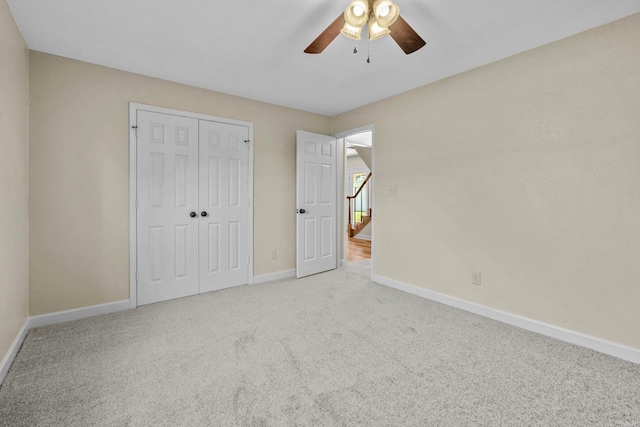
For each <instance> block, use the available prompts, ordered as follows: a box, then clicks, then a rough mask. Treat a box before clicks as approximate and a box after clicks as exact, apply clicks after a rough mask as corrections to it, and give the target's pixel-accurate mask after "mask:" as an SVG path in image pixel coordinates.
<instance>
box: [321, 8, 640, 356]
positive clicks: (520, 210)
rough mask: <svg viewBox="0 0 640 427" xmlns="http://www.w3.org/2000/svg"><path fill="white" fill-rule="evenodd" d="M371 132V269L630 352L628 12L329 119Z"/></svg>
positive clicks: (637, 227) (639, 94) (633, 144)
mask: <svg viewBox="0 0 640 427" xmlns="http://www.w3.org/2000/svg"><path fill="white" fill-rule="evenodd" d="M371 122H374V123H375V129H376V134H375V138H376V140H375V158H376V171H375V172H376V189H375V208H376V212H375V214H376V228H375V236H374V237H375V266H376V267H375V268H376V274H378V275H380V276H384V277H387V278H391V279H395V280H398V281H402V282H405V283H409V284H413V285H416V286H420V287H423V288H427V289H430V290H433V291H437V292H440V293H443V294H447V295H451V296H454V297H458V298H462V299H465V300H468V301H472V302H475V303H479V304H483V305H486V306H490V307H494V308H496V309H500V310H504V311H507V312H511V313H515V314H518V315H522V316H526V317H529V318H532V319H537V320H539V321H542V322H547V323H550V324H553V325H557V326H560V327H564V328H568V329H571V330H574V331H578V332H582V333H586V334H589V335H593V336H596V337H600V338H604V339H607V340H611V341H614V342H617V343H621V344H626V345H629V346H633V347H636V348H640V333H638V331H639V330H640V309H639V307H640V269H639V268H638V262H639V260H640V15H634V16H631V17H629V18H626V19H623V20H620V21H617V22H614V23H612V24H609V25H606V26H603V27H600V28H597V29H594V30H591V31H588V32H586V33H582V34H579V35H576V36H574V37H571V38H568V39H565V40H562V41H559V42H556V43H553V44H551V45H547V46H544V47H541V48H539V49H535V50H533V51H529V52H526V53H523V54H520V55H517V56H515V57H512V58H509V59H506V60H503V61H500V62H497V63H494V64H491V65H488V66H485V67H482V68H479V69H475V70H472V71H470V72H467V73H464V74H461V75H458V76H455V77H452V78H449V79H446V80H443V81H441V82H438V83H435V84H431V85H428V86H425V87H422V88H419V89H416V90H413V91H410V92H407V93H404V94H401V95H398V96H395V97H393V98H390V99H387V100H385V101H382V102H378V103H375V104H372V105H369V106H366V107H363V108H359V109H357V110H354V111H351V112H348V113H345V114H342V115H340V116H337V117H334V118H333V119H332V122H331V124H332V131H333V132H339V131H343V130H345V129H351V128H354V127H357V126H362V125H365V124H368V123H371ZM390 184H397V185H398V195H397V196H395V197H391V196H388V195H387V192H388V187H387V186H388V185H390ZM398 218H403V219H404V220H403V221H398V220H397V219H398ZM471 272H481V273H482V285H481V286H479V287H478V286H472V285H471Z"/></svg>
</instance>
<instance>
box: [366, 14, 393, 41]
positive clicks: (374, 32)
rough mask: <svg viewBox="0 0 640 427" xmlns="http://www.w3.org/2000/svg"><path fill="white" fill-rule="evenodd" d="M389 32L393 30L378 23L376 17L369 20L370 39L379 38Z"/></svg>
mask: <svg viewBox="0 0 640 427" xmlns="http://www.w3.org/2000/svg"><path fill="white" fill-rule="evenodd" d="M389 33H391V30H389V29H388V28H383V27H381V26H380V25H378V23H377V22H376V20H375V19H371V20H369V40H377V39H379V38H382V37H384V36H386V35H387V34H389Z"/></svg>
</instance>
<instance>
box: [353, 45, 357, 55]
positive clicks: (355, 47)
mask: <svg viewBox="0 0 640 427" xmlns="http://www.w3.org/2000/svg"><path fill="white" fill-rule="evenodd" d="M353 53H358V45H357V44H355V45H354V46H353Z"/></svg>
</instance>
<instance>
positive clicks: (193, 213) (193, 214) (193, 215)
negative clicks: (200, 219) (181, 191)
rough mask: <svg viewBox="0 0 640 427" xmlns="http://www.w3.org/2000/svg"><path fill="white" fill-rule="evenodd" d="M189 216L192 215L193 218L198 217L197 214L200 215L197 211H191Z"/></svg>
mask: <svg viewBox="0 0 640 427" xmlns="http://www.w3.org/2000/svg"><path fill="white" fill-rule="evenodd" d="M189 216H190V217H191V218H195V217H197V216H198V214H197V213H195V212H191V213H190V214H189Z"/></svg>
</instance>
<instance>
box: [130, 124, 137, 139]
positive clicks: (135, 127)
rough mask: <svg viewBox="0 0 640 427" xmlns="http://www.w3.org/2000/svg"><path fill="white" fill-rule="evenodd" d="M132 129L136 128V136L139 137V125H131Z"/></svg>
mask: <svg viewBox="0 0 640 427" xmlns="http://www.w3.org/2000/svg"><path fill="white" fill-rule="evenodd" d="M131 129H134V130H135V132H136V138H137V137H138V126H131Z"/></svg>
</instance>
